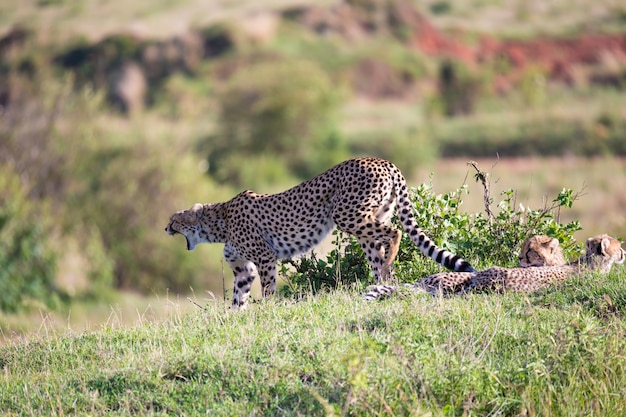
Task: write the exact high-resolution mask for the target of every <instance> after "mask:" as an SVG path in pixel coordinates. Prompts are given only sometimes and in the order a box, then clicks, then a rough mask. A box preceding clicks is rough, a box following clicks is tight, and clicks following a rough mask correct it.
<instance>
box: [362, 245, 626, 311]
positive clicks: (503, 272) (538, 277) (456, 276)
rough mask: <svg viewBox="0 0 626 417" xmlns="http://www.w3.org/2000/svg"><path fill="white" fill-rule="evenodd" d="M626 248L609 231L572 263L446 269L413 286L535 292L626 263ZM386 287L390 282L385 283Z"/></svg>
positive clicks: (381, 292)
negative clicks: (459, 270)
mask: <svg viewBox="0 0 626 417" xmlns="http://www.w3.org/2000/svg"><path fill="white" fill-rule="evenodd" d="M625 259H626V252H625V251H624V249H622V247H621V244H620V242H619V241H618V240H617V239H614V238H612V237H610V236H608V235H606V234H603V235H598V236H594V237H591V238H589V239H587V242H586V253H585V255H584V256H582V257H581V258H580V259H578V260H576V261H574V262H571V263H569V264H561V265H560V266H558V265H551V266H548V265H546V266H529V267H525V268H502V267H499V266H494V267H492V268H489V269H486V270H484V271H479V272H475V273H454V272H450V273H446V272H442V273H440V274H435V275H431V276H430V277H427V278H425V279H424V280H422V281H421V282H420V283H417V284H415V285H413V288H423V289H425V290H426V291H428V292H429V293H431V294H433V293H437V292H438V293H448V294H460V293H464V292H467V291H474V292H477V291H486V290H489V291H496V292H501V291H505V290H507V291H517V292H531V291H536V290H538V289H540V288H545V287H548V286H550V285H552V284H554V283H558V282H562V281H565V280H567V279H568V278H570V277H572V276H574V275H576V274H578V273H580V272H582V271H599V272H600V273H603V274H606V273H608V272H609V271H610V270H611V267H612V266H613V263H617V264H622V263H624V260H625ZM378 287H383V286H377V287H376V288H375V289H374V290H372V291H370V292H369V293H367V294H366V295H365V299H366V300H373V299H376V298H380V297H381V296H385V295H389V294H391V293H393V292H394V291H395V288H393V287H391V288H393V290H389V289H388V288H378ZM385 287H386V286H385Z"/></svg>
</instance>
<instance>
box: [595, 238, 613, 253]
mask: <svg viewBox="0 0 626 417" xmlns="http://www.w3.org/2000/svg"><path fill="white" fill-rule="evenodd" d="M609 246H611V239H609V238H608V236H606V235H605V236H602V242H601V243H600V247H601V248H602V253H601V255H607V249H608V248H609ZM598 251H600V249H598Z"/></svg>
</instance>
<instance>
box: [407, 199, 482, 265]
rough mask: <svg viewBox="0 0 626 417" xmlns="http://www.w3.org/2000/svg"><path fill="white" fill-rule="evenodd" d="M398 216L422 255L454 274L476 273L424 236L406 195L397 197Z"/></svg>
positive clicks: (459, 258) (464, 262) (463, 261)
mask: <svg viewBox="0 0 626 417" xmlns="http://www.w3.org/2000/svg"><path fill="white" fill-rule="evenodd" d="M398 214H399V217H400V221H401V223H402V227H403V228H404V230H405V232H407V233H408V234H409V236H410V237H411V240H412V241H413V242H414V243H415V244H416V245H417V247H418V248H419V250H420V251H421V252H422V253H423V254H424V255H426V256H428V257H429V258H431V259H433V260H434V261H435V262H437V263H438V264H441V265H443V266H444V267H446V268H447V269H450V270H452V271H455V272H476V270H475V269H474V268H473V267H472V265H470V263H469V262H467V261H466V260H465V259H463V258H461V257H460V256H457V255H455V254H453V253H452V252H449V251H447V250H445V249H441V248H439V247H437V245H435V242H433V241H432V240H431V239H430V238H429V237H428V236H426V234H425V233H424V232H423V231H422V230H421V229H420V228H419V226H418V225H417V222H416V221H415V217H414V216H413V213H412V211H411V206H410V201H409V198H408V195H406V194H405V195H404V196H402V195H401V196H399V197H398Z"/></svg>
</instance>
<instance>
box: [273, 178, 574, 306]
mask: <svg viewBox="0 0 626 417" xmlns="http://www.w3.org/2000/svg"><path fill="white" fill-rule="evenodd" d="M468 193H469V191H468V187H467V185H464V186H462V187H461V188H459V189H458V190H456V191H453V192H450V193H446V194H439V195H436V194H434V193H433V190H432V183H427V184H422V185H420V186H418V187H417V188H412V189H411V190H410V197H409V198H410V200H411V202H412V203H413V205H414V207H415V210H414V212H413V213H414V215H415V218H416V220H417V223H418V224H419V225H421V228H422V230H423V231H424V232H425V233H426V234H427V235H428V236H430V237H431V239H433V240H434V242H435V243H436V244H437V246H439V247H440V248H443V249H446V250H448V251H450V252H452V253H455V254H457V255H459V256H461V257H463V258H465V259H466V260H468V261H470V263H472V264H473V265H474V266H475V267H480V266H485V267H487V266H493V265H500V266H515V265H517V264H518V252H517V251H518V250H519V247H520V246H521V244H522V242H523V241H524V240H525V239H526V238H528V237H530V236H533V235H538V234H545V235H548V236H551V237H554V238H557V239H558V240H559V242H560V243H561V246H562V248H563V251H564V253H566V254H568V255H577V250H578V247H577V246H576V242H575V240H574V237H573V235H574V232H576V231H578V230H580V229H581V228H580V224H579V223H578V222H577V221H573V222H569V223H567V224H562V223H560V222H559V221H558V214H559V212H560V210H561V209H562V208H571V207H572V204H573V203H574V201H575V200H576V199H577V198H578V195H577V194H574V192H573V191H572V190H569V189H563V190H562V191H561V192H560V193H559V194H558V195H557V196H556V197H555V199H554V200H553V204H552V206H550V207H544V208H541V209H531V208H529V207H524V206H522V205H521V204H520V205H519V206H518V205H516V201H515V192H514V191H513V190H508V191H505V192H504V193H502V198H501V200H500V202H499V203H498V213H497V214H496V215H492V216H490V215H489V214H485V213H464V212H462V211H461V210H460V206H461V204H462V200H461V198H462V196H463V195H464V194H468ZM488 198H489V197H488ZM394 220H395V224H396V227H397V228H398V229H401V228H402V226H401V224H400V222H399V220H398V219H397V217H395V218H394ZM337 236H338V237H337V239H336V240H335V248H334V249H333V250H332V251H331V252H330V253H329V254H328V255H327V256H326V260H322V259H318V258H317V256H316V255H311V256H305V257H302V258H300V259H297V260H291V261H288V262H287V264H288V265H291V266H292V267H294V270H293V271H290V270H288V269H286V268H283V271H282V272H283V275H285V276H287V286H286V287H287V288H286V289H285V290H284V291H283V293H284V294H285V295H291V294H300V293H302V292H306V291H312V292H313V293H315V292H316V291H318V290H320V289H322V288H335V287H337V286H340V285H341V284H345V283H346V282H349V283H359V282H360V283H361V284H368V283H372V281H373V280H372V279H370V278H369V277H370V275H371V274H369V273H367V271H368V269H369V267H368V266H367V262H366V261H365V256H364V255H363V253H362V251H361V249H360V246H359V244H358V242H357V241H356V239H354V238H347V239H344V238H343V236H342V234H337ZM342 246H345V251H344V252H342V250H341V247H342ZM395 268H396V275H397V277H398V279H399V280H400V281H415V280H417V279H420V278H423V277H424V276H426V275H429V274H430V273H433V272H435V271H436V269H435V268H437V267H436V264H435V263H434V262H433V261H431V260H430V259H429V258H426V257H425V256H424V255H423V254H422V253H421V252H420V251H419V249H417V246H416V245H415V244H414V243H413V241H412V240H411V238H410V236H409V235H408V233H403V234H402V240H401V243H400V250H399V251H398V256H397V258H396V265H395ZM346 277H347V278H348V280H347V281H346V280H345V279H346ZM365 277H368V278H367V279H366V278H365Z"/></svg>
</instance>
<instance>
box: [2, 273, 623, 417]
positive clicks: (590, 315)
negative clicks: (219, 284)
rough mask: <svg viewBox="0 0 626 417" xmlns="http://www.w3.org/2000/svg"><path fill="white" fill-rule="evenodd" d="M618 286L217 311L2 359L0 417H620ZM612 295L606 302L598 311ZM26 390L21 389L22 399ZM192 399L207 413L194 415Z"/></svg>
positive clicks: (334, 298)
mask: <svg viewBox="0 0 626 417" xmlns="http://www.w3.org/2000/svg"><path fill="white" fill-rule="evenodd" d="M624 278H626V276H625V275H624V271H623V269H621V268H620V267H617V266H616V269H615V270H614V271H613V272H612V273H611V275H607V276H596V275H594V274H589V275H585V276H582V277H580V278H578V279H576V280H575V281H573V282H572V283H571V285H566V286H565V287H563V288H550V289H546V290H543V291H541V292H538V293H536V294H532V295H528V296H527V295H521V294H498V295H496V294H479V295H467V296H460V297H452V298H437V297H431V296H428V295H414V296H411V297H406V298H398V297H396V298H392V299H389V300H386V301H383V302H380V303H365V302H363V301H362V299H361V294H360V293H358V292H354V291H347V290H345V289H344V290H337V291H333V292H328V293H326V294H321V295H319V296H317V297H311V298H310V299H307V300H302V301H300V302H297V303H293V302H289V301H286V300H278V299H272V300H268V301H267V302H263V303H262V304H260V305H259V304H257V305H252V306H250V308H249V309H248V310H247V311H245V312H240V313H236V314H233V313H230V312H226V311H225V309H226V308H227V306H226V305H225V304H223V303H222V302H221V301H216V302H211V303H209V304H207V305H206V306H205V308H204V309H202V310H198V311H197V312H195V313H192V314H186V315H181V314H177V315H174V316H173V317H172V318H171V319H168V320H163V321H160V322H158V323H152V324H143V325H138V326H133V327H129V328H118V329H115V328H111V327H104V328H102V329H100V330H98V331H94V332H89V333H85V334H80V335H76V334H74V335H67V336H52V337H48V338H42V339H40V340H33V341H32V342H31V343H28V344H21V343H20V344H14V345H10V346H6V347H2V348H0V367H2V369H3V373H2V377H0V409H2V410H3V411H4V412H5V413H8V414H9V415H13V414H15V415H20V414H28V415H53V414H62V415H68V414H78V415H83V414H89V415H94V416H98V415H110V414H116V415H131V414H132V415H136V416H148V415H155V414H157V415H206V414H209V415H212V416H232V415H257V416H274V415H281V416H299V415H300V416H301V415H329V416H330V415H335V416H339V415H346V416H347V415H351V416H372V415H373V416H394V415H396V416H398V415H428V414H429V413H430V414H432V415H456V416H460V415H463V414H465V415H557V416H558V415H580V414H581V412H582V413H583V414H585V413H586V414H598V415H620V414H621V412H622V410H624V408H625V407H626V400H625V397H624V395H622V394H623V381H624V378H626V373H625V370H626V357H625V356H624V355H623V354H621V353H620V352H622V351H623V349H624V340H623V335H624V333H626V319H625V317H624V309H625V307H626V306H625V305H624V298H623V297H620V296H619V294H626V279H624ZM607 295H609V296H610V297H607ZM25 387H27V388H25ZM198 399H201V400H200V401H198Z"/></svg>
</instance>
